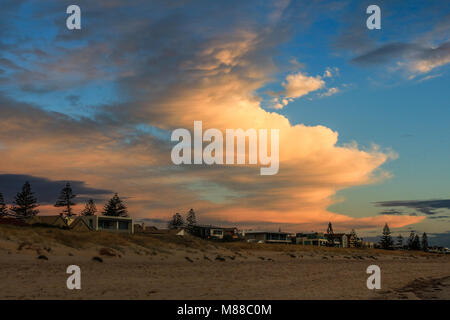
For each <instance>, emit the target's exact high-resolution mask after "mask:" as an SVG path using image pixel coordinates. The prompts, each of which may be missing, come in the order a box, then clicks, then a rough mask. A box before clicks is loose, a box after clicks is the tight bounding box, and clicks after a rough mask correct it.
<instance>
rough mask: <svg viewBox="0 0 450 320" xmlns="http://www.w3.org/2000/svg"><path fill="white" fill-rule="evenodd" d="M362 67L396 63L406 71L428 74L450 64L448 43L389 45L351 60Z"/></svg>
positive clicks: (449, 45) (449, 44) (449, 46)
mask: <svg viewBox="0 0 450 320" xmlns="http://www.w3.org/2000/svg"><path fill="white" fill-rule="evenodd" d="M352 61H353V62H355V63H358V64H362V65H378V64H385V63H389V62H392V61H394V62H397V63H398V64H399V65H400V66H403V67H404V68H405V69H407V70H408V71H410V72H412V73H413V74H414V73H428V72H430V71H431V70H433V69H435V68H438V67H440V66H443V65H446V64H448V63H450V42H445V43H442V44H441V45H439V46H437V47H433V46H425V45H419V44H416V43H389V44H385V45H382V46H380V47H378V48H375V49H373V50H371V51H369V52H366V53H364V54H362V55H359V56H357V57H355V58H353V59H352Z"/></svg>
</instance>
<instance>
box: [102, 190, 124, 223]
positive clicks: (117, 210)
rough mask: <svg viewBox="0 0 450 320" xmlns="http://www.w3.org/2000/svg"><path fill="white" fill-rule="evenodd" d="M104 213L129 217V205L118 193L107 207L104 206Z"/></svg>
mask: <svg viewBox="0 0 450 320" xmlns="http://www.w3.org/2000/svg"><path fill="white" fill-rule="evenodd" d="M103 215H104V216H112V217H128V211H127V207H126V206H125V204H124V203H123V201H122V200H121V199H120V198H119V196H118V195H117V193H116V194H114V196H113V197H112V198H111V199H110V200H109V201H108V203H107V204H105V207H104V208H103Z"/></svg>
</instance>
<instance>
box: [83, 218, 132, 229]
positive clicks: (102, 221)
mask: <svg viewBox="0 0 450 320" xmlns="http://www.w3.org/2000/svg"><path fill="white" fill-rule="evenodd" d="M77 219H81V220H83V222H85V223H86V225H87V226H88V227H89V229H90V230H93V231H110V232H122V233H134V225H133V219H132V218H129V217H112V216H80V217H78V218H77Z"/></svg>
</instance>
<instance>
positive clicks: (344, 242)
mask: <svg viewBox="0 0 450 320" xmlns="http://www.w3.org/2000/svg"><path fill="white" fill-rule="evenodd" d="M325 237H326V239H327V241H328V244H329V245H330V244H331V246H333V247H338V248H348V237H347V235H346V234H345V233H326V234H325Z"/></svg>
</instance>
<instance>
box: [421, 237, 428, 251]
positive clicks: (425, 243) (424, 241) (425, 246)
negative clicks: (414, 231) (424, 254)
mask: <svg viewBox="0 0 450 320" xmlns="http://www.w3.org/2000/svg"><path fill="white" fill-rule="evenodd" d="M422 250H423V251H428V236H427V234H426V233H425V232H424V233H423V235H422Z"/></svg>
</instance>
